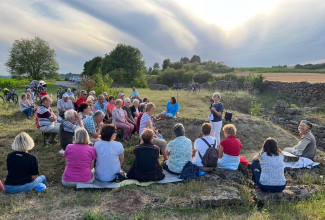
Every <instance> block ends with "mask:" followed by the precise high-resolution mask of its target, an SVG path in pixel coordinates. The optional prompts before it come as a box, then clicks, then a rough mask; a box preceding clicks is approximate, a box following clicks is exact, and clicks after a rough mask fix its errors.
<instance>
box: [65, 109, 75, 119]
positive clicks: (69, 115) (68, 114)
mask: <svg viewBox="0 0 325 220" xmlns="http://www.w3.org/2000/svg"><path fill="white" fill-rule="evenodd" d="M76 114H77V112H76V111H75V110H73V109H69V110H67V111H65V112H64V118H65V119H66V120H70V119H71V118H73V117H75V116H76Z"/></svg>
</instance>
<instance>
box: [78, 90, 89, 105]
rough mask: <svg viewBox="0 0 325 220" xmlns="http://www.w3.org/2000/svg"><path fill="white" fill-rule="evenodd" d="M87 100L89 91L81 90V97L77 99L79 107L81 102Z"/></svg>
mask: <svg viewBox="0 0 325 220" xmlns="http://www.w3.org/2000/svg"><path fill="white" fill-rule="evenodd" d="M84 102H87V91H86V90H81V92H80V98H79V99H77V106H78V107H79V106H80V104H81V103H84Z"/></svg>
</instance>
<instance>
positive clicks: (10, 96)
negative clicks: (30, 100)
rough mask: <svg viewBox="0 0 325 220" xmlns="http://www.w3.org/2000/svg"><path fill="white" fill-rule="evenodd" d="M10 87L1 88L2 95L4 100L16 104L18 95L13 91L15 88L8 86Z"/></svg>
mask: <svg viewBox="0 0 325 220" xmlns="http://www.w3.org/2000/svg"><path fill="white" fill-rule="evenodd" d="M9 88H10V89H7V88H4V89H3V90H2V92H3V95H4V102H8V103H10V102H12V103H15V104H17V102H18V95H17V94H16V93H15V88H13V87H9Z"/></svg>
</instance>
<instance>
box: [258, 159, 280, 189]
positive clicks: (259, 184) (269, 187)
mask: <svg viewBox="0 0 325 220" xmlns="http://www.w3.org/2000/svg"><path fill="white" fill-rule="evenodd" d="M252 171H253V177H252V180H253V181H254V183H255V184H256V185H257V186H258V187H259V188H260V189H261V190H262V191H265V192H282V191H283V190H284V189H285V188H286V185H283V186H269V185H263V184H261V183H260V177H261V165H260V163H259V162H258V161H253V162H252Z"/></svg>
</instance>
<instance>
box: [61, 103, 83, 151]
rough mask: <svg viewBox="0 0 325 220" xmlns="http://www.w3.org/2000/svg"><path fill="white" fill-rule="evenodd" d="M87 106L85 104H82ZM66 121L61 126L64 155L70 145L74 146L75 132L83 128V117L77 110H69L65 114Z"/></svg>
mask: <svg viewBox="0 0 325 220" xmlns="http://www.w3.org/2000/svg"><path fill="white" fill-rule="evenodd" d="M82 104H85V103H82ZM64 118H65V120H64V121H63V122H62V123H61V125H60V134H59V136H60V143H61V147H62V151H60V153H63V152H64V151H65V148H66V146H67V145H68V144H72V142H73V136H74V132H75V130H77V129H78V128H80V127H81V128H82V127H83V122H82V116H81V114H78V113H77V112H76V111H75V110H73V109H69V110H68V111H66V112H65V113H64Z"/></svg>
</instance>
